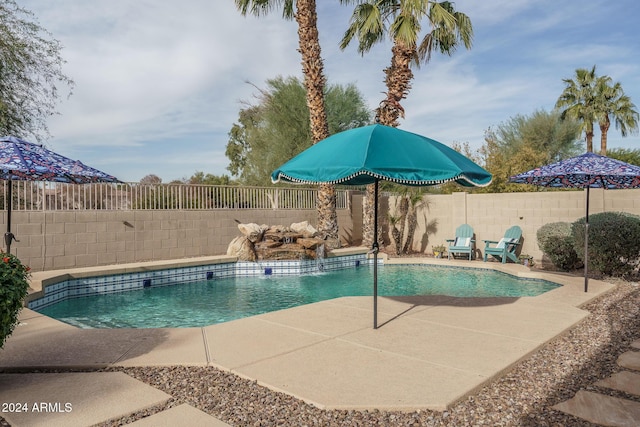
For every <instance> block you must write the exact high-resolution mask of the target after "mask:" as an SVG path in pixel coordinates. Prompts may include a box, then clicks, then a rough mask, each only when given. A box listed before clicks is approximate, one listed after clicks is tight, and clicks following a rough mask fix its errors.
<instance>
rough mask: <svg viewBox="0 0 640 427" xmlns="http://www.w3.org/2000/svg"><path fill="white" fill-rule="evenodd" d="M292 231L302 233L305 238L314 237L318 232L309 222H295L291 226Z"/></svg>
mask: <svg viewBox="0 0 640 427" xmlns="http://www.w3.org/2000/svg"><path fill="white" fill-rule="evenodd" d="M291 231H293V232H295V233H300V234H302V235H303V236H304V237H313V236H315V235H316V233H317V232H318V230H316V229H315V228H313V226H311V225H309V221H302V222H294V223H293V224H291Z"/></svg>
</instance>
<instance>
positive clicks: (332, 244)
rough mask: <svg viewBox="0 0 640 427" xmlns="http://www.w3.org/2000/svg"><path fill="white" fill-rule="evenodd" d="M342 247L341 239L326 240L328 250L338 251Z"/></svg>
mask: <svg viewBox="0 0 640 427" xmlns="http://www.w3.org/2000/svg"><path fill="white" fill-rule="evenodd" d="M341 246H342V244H341V243H340V239H326V240H324V247H325V248H326V249H327V250H331V249H338V248H340V247H341Z"/></svg>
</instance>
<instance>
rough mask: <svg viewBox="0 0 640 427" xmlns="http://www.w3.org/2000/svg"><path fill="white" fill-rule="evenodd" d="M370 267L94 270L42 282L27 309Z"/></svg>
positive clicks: (362, 260) (346, 261) (330, 263)
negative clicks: (147, 290)
mask: <svg viewBox="0 0 640 427" xmlns="http://www.w3.org/2000/svg"><path fill="white" fill-rule="evenodd" d="M380 261H381V260H380ZM369 263H370V261H369V260H368V259H367V254H366V253H356V254H348V255H343V256H341V255H338V256H332V257H327V258H323V259H321V260H296V261H259V262H244V261H238V262H236V261H233V262H221V263H219V262H218V263H205V264H202V265H190V266H185V267H167V268H160V269H154V270H147V271H134V272H119V273H117V274H106V275H105V274H102V275H100V274H99V273H98V271H97V270H96V271H95V272H94V275H93V276H92V275H90V274H87V275H86V277H68V276H69V275H68V274H67V275H61V276H58V278H59V279H60V280H57V281H56V280H55V279H52V280H49V282H53V283H46V284H45V283H44V282H45V281H44V280H43V286H42V288H43V289H42V291H41V292H36V293H33V294H31V295H29V297H28V298H27V304H26V306H27V308H30V309H32V310H36V311H37V310H39V309H43V308H45V307H48V306H50V305H53V304H55V303H58V302H60V301H64V300H66V299H72V298H81V297H86V296H92V295H105V294H112V293H119V292H127V291H133V290H140V289H144V288H154V287H162V286H172V285H180V284H187V283H193V282H199V281H203V280H217V279H224V278H229V277H248V276H261V275H272V276H287V275H299V274H309V273H313V272H316V271H333V270H340V269H346V268H354V267H358V266H360V265H368V264H369ZM81 276H85V274H81Z"/></svg>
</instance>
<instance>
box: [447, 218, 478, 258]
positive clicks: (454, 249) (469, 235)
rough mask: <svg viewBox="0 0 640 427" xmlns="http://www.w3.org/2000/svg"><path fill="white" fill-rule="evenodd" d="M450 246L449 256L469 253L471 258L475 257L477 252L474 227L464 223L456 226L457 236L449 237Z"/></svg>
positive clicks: (448, 249)
mask: <svg viewBox="0 0 640 427" xmlns="http://www.w3.org/2000/svg"><path fill="white" fill-rule="evenodd" d="M447 242H448V243H449V247H448V248H447V256H448V258H449V259H451V256H452V255H453V257H454V258H455V254H469V260H471V258H473V256H474V252H475V245H476V241H475V239H474V238H473V228H472V227H471V226H470V225H469V224H462V225H461V226H459V227H458V228H456V237H455V238H454V239H447Z"/></svg>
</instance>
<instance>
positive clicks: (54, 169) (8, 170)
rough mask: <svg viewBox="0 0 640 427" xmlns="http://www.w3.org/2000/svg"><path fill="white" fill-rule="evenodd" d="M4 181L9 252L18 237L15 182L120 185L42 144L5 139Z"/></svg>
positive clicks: (1, 153)
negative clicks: (13, 225) (14, 230)
mask: <svg viewBox="0 0 640 427" xmlns="http://www.w3.org/2000/svg"><path fill="white" fill-rule="evenodd" d="M0 179H3V180H7V181H9V186H8V191H7V199H8V200H7V232H6V233H5V236H4V238H5V243H6V245H7V252H10V250H11V241H12V240H15V236H14V235H13V233H12V232H11V203H12V187H13V186H12V185H11V182H12V181H13V180H20V181H53V182H66V183H73V184H87V183H92V182H120V181H118V179H117V178H116V177H114V176H111V175H109V174H106V173H104V172H101V171H99V170H98V169H94V168H92V167H89V166H86V165H84V164H83V163H82V162H80V161H78V160H72V159H70V158H68V157H65V156H62V155H60V154H58V153H55V152H53V151H51V150H47V149H46V148H44V147H43V146H42V145H38V144H32V143H31V142H27V141H24V140H22V139H19V138H16V137H13V136H5V137H2V138H0Z"/></svg>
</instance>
